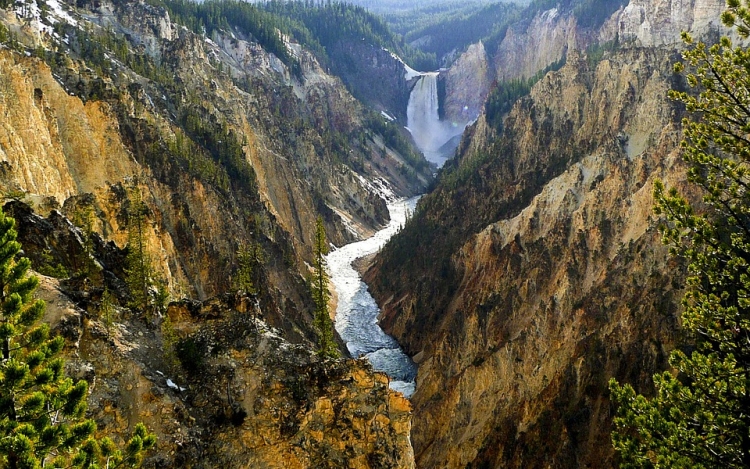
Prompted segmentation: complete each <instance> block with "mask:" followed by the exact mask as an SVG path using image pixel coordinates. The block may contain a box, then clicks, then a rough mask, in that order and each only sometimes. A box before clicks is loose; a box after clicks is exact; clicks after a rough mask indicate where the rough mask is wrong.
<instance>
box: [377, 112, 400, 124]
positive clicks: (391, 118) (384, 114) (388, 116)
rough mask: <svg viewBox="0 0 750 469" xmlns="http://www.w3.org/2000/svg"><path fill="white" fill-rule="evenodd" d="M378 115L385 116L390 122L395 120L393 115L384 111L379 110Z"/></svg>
mask: <svg viewBox="0 0 750 469" xmlns="http://www.w3.org/2000/svg"><path fill="white" fill-rule="evenodd" d="M380 115H381V116H383V117H385V119H386V120H388V121H390V122H393V121H395V120H396V118H395V117H393V116H392V115H390V114H388V113H387V112H385V111H380Z"/></svg>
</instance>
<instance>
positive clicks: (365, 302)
mask: <svg viewBox="0 0 750 469" xmlns="http://www.w3.org/2000/svg"><path fill="white" fill-rule="evenodd" d="M418 199H419V197H413V198H411V199H402V200H397V201H395V202H390V203H389V204H388V210H389V212H390V215H391V221H390V223H389V224H388V226H387V227H385V228H383V229H382V230H380V231H378V232H377V233H375V235H374V236H372V237H371V238H368V239H366V240H364V241H360V242H357V243H351V244H347V245H346V246H343V247H341V248H339V249H336V250H335V251H333V252H331V253H330V254H329V255H328V256H327V257H326V260H327V263H328V271H329V274H330V276H331V283H332V284H333V287H334V288H335V289H336V293H337V294H338V305H337V307H336V319H335V326H336V331H338V333H339V335H340V336H341V338H342V339H343V340H344V342H346V346H347V348H348V349H349V353H351V355H352V357H355V358H356V357H360V356H365V357H367V359H368V360H370V363H372V366H373V368H374V369H375V370H377V371H382V372H385V373H386V374H387V375H388V376H390V378H391V381H390V386H391V389H393V390H396V391H399V392H402V393H403V394H404V396H406V397H411V395H412V394H414V389H415V387H416V383H415V379H416V376H417V366H416V365H415V364H414V362H413V361H412V359H411V358H409V356H408V355H406V354H405V353H404V351H403V350H401V347H400V346H399V345H398V342H396V339H394V338H393V337H391V336H389V335H388V334H386V333H385V332H383V330H382V329H381V328H380V326H379V325H378V314H379V313H380V308H379V307H378V305H377V303H375V299H374V298H373V297H372V296H371V295H370V292H369V291H368V289H367V285H366V284H365V283H364V282H363V281H362V279H361V278H360V276H359V274H358V273H357V271H355V270H354V268H353V267H352V262H354V261H355V260H356V259H359V258H360V257H364V256H367V255H369V254H374V253H376V252H378V251H379V250H380V249H381V248H382V247H383V245H385V243H386V241H388V239H390V237H391V236H393V235H394V234H396V232H397V231H398V230H399V229H400V228H401V227H402V226H403V224H404V223H405V222H406V217H407V213H409V212H410V211H411V212H413V211H414V208H415V206H416V204H417V200H418Z"/></svg>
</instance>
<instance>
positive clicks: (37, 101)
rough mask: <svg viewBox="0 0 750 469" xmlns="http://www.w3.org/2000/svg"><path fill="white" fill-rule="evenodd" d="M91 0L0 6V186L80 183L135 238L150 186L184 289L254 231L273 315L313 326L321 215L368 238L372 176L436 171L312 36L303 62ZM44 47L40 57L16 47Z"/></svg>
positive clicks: (204, 291)
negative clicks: (415, 164)
mask: <svg viewBox="0 0 750 469" xmlns="http://www.w3.org/2000/svg"><path fill="white" fill-rule="evenodd" d="M81 6H82V7H85V6H86V4H85V3H81ZM90 6H91V8H92V10H85V9H83V10H78V12H76V11H73V10H70V9H71V7H70V6H67V5H64V4H58V3H55V4H54V8H52V9H51V11H52V12H53V13H54V12H58V11H59V12H58V13H54V14H53V13H50V14H49V16H48V17H47V19H46V20H44V19H41V20H40V18H41V17H40V16H38V15H35V11H34V10H31V11H26V10H23V11H22V12H21V13H22V14H21V16H19V15H18V14H17V13H16V12H14V11H9V10H2V9H0V23H1V24H3V25H4V26H3V29H4V30H5V31H6V33H7V32H8V31H9V34H5V40H6V41H7V44H8V45H9V46H11V47H0V66H1V67H2V73H0V77H1V78H0V82H1V83H0V84H1V86H2V95H1V96H0V115H3V116H5V118H4V119H3V120H2V123H1V124H0V156H2V158H3V161H4V171H3V173H2V177H1V178H0V182H1V184H0V189H2V190H3V191H4V192H6V193H7V192H9V191H14V192H15V193H23V194H24V195H25V197H27V199H28V200H32V201H35V202H40V203H41V205H40V208H45V207H46V210H49V209H51V208H60V207H65V210H66V213H68V214H69V215H71V217H73V215H74V214H75V212H76V211H80V210H81V204H79V203H77V202H76V200H79V199H81V198H83V199H85V200H86V203H85V204H84V205H86V206H90V207H92V208H93V213H94V214H95V218H96V222H95V223H94V228H95V231H97V232H99V233H101V234H102V235H104V236H105V238H106V239H110V240H113V241H115V242H116V243H118V244H119V245H120V246H124V244H125V242H126V238H127V229H126V227H127V194H128V191H129V190H131V189H132V188H135V187H137V188H139V190H140V191H141V192H142V193H143V194H144V200H145V202H146V203H147V205H148V207H149V213H148V220H149V230H148V233H147V239H148V242H147V246H148V250H149V251H150V255H151V257H152V258H153V259H155V261H156V262H155V265H156V270H157V272H158V274H159V276H160V277H162V278H163V279H164V281H165V282H166V284H167V287H168V291H169V292H170V293H171V294H172V295H173V296H179V295H184V294H188V295H194V296H196V297H198V298H206V297H209V296H213V295H216V294H218V293H221V292H224V291H226V290H227V289H229V288H231V282H232V276H233V275H235V272H236V263H235V260H234V258H235V254H236V252H237V250H238V248H239V246H240V245H241V244H242V243H255V244H257V245H259V246H260V248H261V250H262V252H263V255H262V256H261V257H262V259H263V265H262V266H261V267H259V268H258V269H257V273H256V275H257V277H258V278H257V279H256V280H257V283H258V284H259V287H260V293H261V298H262V302H263V306H264V310H265V311H266V314H267V315H268V319H269V321H270V322H271V323H272V324H273V325H274V326H277V327H280V328H282V329H284V330H286V331H287V332H289V333H290V334H292V335H291V336H290V337H291V338H295V339H301V338H302V337H306V338H308V339H311V338H313V333H312V330H311V326H310V317H309V315H308V311H309V305H310V304H311V302H310V298H309V292H308V291H307V288H306V287H305V285H304V282H303V280H302V278H303V276H304V275H305V274H306V271H307V267H306V266H305V260H306V259H307V260H309V259H310V255H311V248H310V240H311V239H312V231H313V227H314V224H315V223H314V221H315V217H316V216H317V214H321V215H323V217H324V219H325V221H326V224H327V231H328V233H329V238H330V240H331V241H332V242H334V243H336V244H342V243H344V242H347V241H349V240H352V239H357V238H358V237H360V236H362V235H366V234H367V233H370V232H372V231H373V230H374V229H376V228H378V227H379V226H381V225H382V224H383V223H384V222H385V221H386V220H387V216H388V214H387V209H386V206H385V201H384V200H383V199H382V197H381V195H380V194H379V192H378V190H376V188H375V186H376V185H381V186H382V185H385V186H386V187H387V188H388V189H389V190H392V191H393V192H395V193H396V194H400V195H408V194H413V193H415V192H417V191H420V190H422V189H421V188H422V187H424V185H425V184H426V183H427V182H428V181H429V179H430V177H431V176H430V175H429V173H428V172H426V170H425V168H422V169H419V168H417V169H415V168H412V167H411V166H410V165H409V163H408V162H407V161H406V160H405V159H404V158H403V157H402V156H401V155H399V154H398V153H397V152H394V151H392V150H390V149H387V148H385V147H384V144H383V139H382V138H381V136H380V135H378V134H377V133H376V132H377V130H372V129H371V128H369V127H368V126H367V125H368V119H369V118H366V117H365V114H366V113H365V110H364V108H363V107H362V106H361V105H360V104H359V103H358V102H357V101H356V100H354V98H352V97H351V95H350V94H349V93H348V92H347V91H346V89H345V88H344V87H343V85H342V84H341V82H340V80H338V79H337V78H335V77H332V76H330V75H327V74H326V73H325V72H324V71H323V70H322V69H321V67H320V66H319V65H318V64H317V62H316V61H315V59H314V58H313V56H312V55H311V54H310V53H308V52H306V51H305V50H303V49H301V48H300V47H299V46H298V45H295V44H289V45H288V47H289V48H290V50H291V51H292V52H293V53H294V54H296V55H295V57H297V59H298V60H299V62H300V64H301V72H300V73H301V77H300V78H297V77H294V76H292V74H291V73H290V71H289V69H288V68H287V66H286V65H285V64H284V63H282V62H281V61H280V60H279V59H277V58H276V57H275V56H274V55H273V54H269V53H268V52H266V51H265V50H263V49H262V48H261V47H260V46H259V45H258V44H257V43H254V42H252V41H250V40H242V39H238V38H236V37H234V38H233V37H231V35H228V34H220V33H219V32H216V33H215V34H214V37H213V40H211V39H208V38H202V37H200V36H197V35H195V34H192V33H191V32H189V31H188V30H186V29H185V28H183V27H180V26H179V25H176V24H174V23H172V22H171V21H170V19H169V15H168V14H167V13H166V12H165V11H164V10H163V9H160V8H156V7H153V6H150V5H148V4H146V3H143V2H118V3H115V4H111V3H99V2H96V5H93V4H92V5H90ZM67 10H70V13H65V11H67ZM60 12H62V13H60ZM70 15H74V16H76V18H78V19H75V18H73V17H72V16H70ZM66 18H67V21H64V20H65V19H66ZM45 21H46V22H45ZM52 24H54V27H52V26H50V25H52ZM30 50H33V51H34V52H35V55H36V56H37V57H41V58H43V59H44V60H40V59H39V58H35V57H26V56H24V54H22V53H19V51H21V52H25V51H30ZM27 55H28V54H27ZM383 125H385V124H383ZM366 180H370V181H378V184H376V185H373V184H371V183H369V182H366ZM88 194H91V196H93V198H91V197H90V196H89V195H88ZM71 197H74V199H71ZM83 199H81V200H83ZM59 261H60V260H59V259H58V260H55V261H54V262H59ZM71 273H72V272H71Z"/></svg>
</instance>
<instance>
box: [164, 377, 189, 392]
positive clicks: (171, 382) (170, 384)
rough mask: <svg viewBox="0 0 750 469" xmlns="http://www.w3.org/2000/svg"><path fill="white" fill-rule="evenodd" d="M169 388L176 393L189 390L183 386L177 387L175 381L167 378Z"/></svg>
mask: <svg viewBox="0 0 750 469" xmlns="http://www.w3.org/2000/svg"><path fill="white" fill-rule="evenodd" d="M167 386H168V387H169V388H171V389H174V390H175V391H179V392H183V391H187V388H183V387H182V386H177V385H176V384H174V381H172V380H171V379H169V378H167Z"/></svg>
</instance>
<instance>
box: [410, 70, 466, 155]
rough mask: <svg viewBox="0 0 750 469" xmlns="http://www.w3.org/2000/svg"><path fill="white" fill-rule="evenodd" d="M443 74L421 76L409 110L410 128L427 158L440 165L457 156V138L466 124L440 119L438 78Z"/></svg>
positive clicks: (432, 73) (415, 87)
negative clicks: (455, 153) (454, 154)
mask: <svg viewBox="0 0 750 469" xmlns="http://www.w3.org/2000/svg"><path fill="white" fill-rule="evenodd" d="M438 74H439V72H429V73H422V74H420V78H419V80H418V81H417V83H416V84H415V85H414V88H413V89H412V91H411V94H410V95H409V104H408V106H407V108H406V118H407V125H408V127H407V128H408V129H409V131H410V132H411V135H412V137H413V138H414V142H415V143H416V144H417V147H419V149H420V150H421V151H422V153H424V156H425V158H427V160H428V161H431V162H433V163H435V164H437V165H438V166H442V165H443V163H445V160H447V159H448V158H450V157H451V156H453V152H454V151H455V149H456V147H457V146H458V141H457V138H456V137H457V136H459V135H461V133H463V130H464V128H465V127H466V125H465V124H463V125H459V124H456V123H453V122H445V121H441V120H440V115H439V105H440V104H439V102H438V89H437V79H438Z"/></svg>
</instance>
